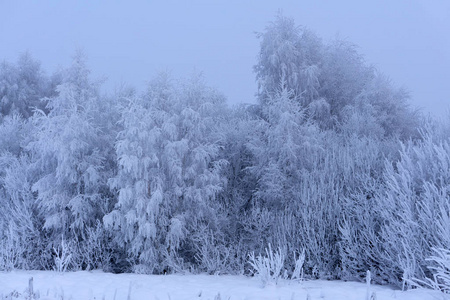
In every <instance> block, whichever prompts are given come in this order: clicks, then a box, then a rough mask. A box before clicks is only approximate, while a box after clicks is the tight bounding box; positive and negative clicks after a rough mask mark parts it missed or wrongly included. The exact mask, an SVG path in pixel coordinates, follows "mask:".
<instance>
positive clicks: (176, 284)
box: [0, 271, 443, 300]
mask: <svg viewBox="0 0 450 300" xmlns="http://www.w3.org/2000/svg"><path fill="white" fill-rule="evenodd" d="M31 277H33V287H34V292H35V294H37V295H39V296H38V297H35V298H39V299H41V300H55V299H58V300H63V299H67V300H69V299H72V300H94V299H99V300H100V299H105V300H114V299H115V300H122V299H123V300H137V299H149V300H153V299H155V300H156V299H159V300H163V299H168V300H188V299H189V300H191V299H199V300H203V299H211V300H218V299H220V300H227V299H230V300H238V299H242V300H244V299H245V300H264V299H274V300H278V299H280V300H282V299H289V300H294V299H301V300H305V299H310V300H314V299H333V300H365V299H367V298H366V297H367V285H366V284H364V283H358V282H343V281H323V280H314V281H304V282H295V281H287V280H286V281H283V280H281V281H280V282H279V283H278V284H277V285H267V286H265V287H262V286H261V283H260V281H259V279H258V278H256V277H245V276H213V275H139V274H109V273H103V272H100V271H94V272H84V271H83V272H71V273H56V272H50V271H13V272H8V273H7V272H0V299H2V300H3V299H33V298H30V297H29V293H28V282H29V279H30V278H31ZM373 292H375V294H376V299H377V300H390V299H396V300H402V299H404V300H406V299H408V300H428V299H430V300H436V299H443V294H441V293H439V292H437V291H432V290H428V289H416V290H410V291H400V290H394V289H392V288H389V287H386V286H376V285H371V286H370V293H369V294H370V295H372V294H373ZM308 295H309V296H308ZM308 297H309V298H308ZM369 299H370V297H369Z"/></svg>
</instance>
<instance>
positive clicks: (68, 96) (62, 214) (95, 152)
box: [27, 52, 113, 267]
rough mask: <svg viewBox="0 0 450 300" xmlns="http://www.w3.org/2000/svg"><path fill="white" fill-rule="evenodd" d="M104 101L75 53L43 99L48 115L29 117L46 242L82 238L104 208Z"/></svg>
mask: <svg viewBox="0 0 450 300" xmlns="http://www.w3.org/2000/svg"><path fill="white" fill-rule="evenodd" d="M103 101H107V99H105V98H102V97H101V96H100V94H99V91H98V84H97V83H94V82H92V81H91V80H90V79H89V70H88V69H87V67H86V65H85V57H84V55H83V54H82V53H81V52H79V53H77V54H76V55H75V57H74V60H73V63H72V66H71V67H70V68H69V69H68V70H67V71H65V73H64V78H63V83H62V84H61V85H59V86H58V87H57V95H56V96H55V97H52V98H48V99H47V102H48V104H47V109H48V110H49V111H50V112H49V114H48V115H46V114H44V113H43V112H40V113H38V114H36V115H35V117H34V119H33V122H34V125H35V127H36V132H35V137H34V139H33V140H31V141H30V143H29V144H28V145H27V150H28V151H29V152H30V153H31V157H32V168H33V170H34V172H36V174H37V175H36V176H37V179H36V181H35V182H34V184H33V186H32V190H33V192H35V193H37V201H38V203H39V207H40V209H41V211H42V213H43V214H44V216H45V217H44V218H45V223H44V226H43V229H44V230H46V231H48V232H49V233H50V235H51V236H52V240H51V242H52V244H51V245H49V247H54V246H55V244H58V243H61V239H62V238H63V239H74V241H75V242H76V243H80V242H82V241H83V240H84V239H85V237H86V230H87V229H88V228H90V227H93V226H95V225H96V224H97V220H100V219H101V218H102V217H103V215H104V214H105V213H106V211H107V207H108V202H109V200H110V199H108V193H106V192H105V191H107V190H108V189H107V178H108V177H109V176H110V175H111V174H109V172H110V171H111V170H110V169H109V168H110V166H109V165H108V164H107V162H108V161H109V158H108V155H109V151H110V150H109V149H111V148H112V145H111V144H109V142H111V139H110V136H109V135H111V134H113V133H111V132H109V131H108V130H109V128H108V125H107V124H105V122H108V118H109V117H110V115H108V114H109V113H110V112H111V111H110V110H108V105H105V103H102V102H103ZM55 247H56V246H55ZM78 267H81V266H78Z"/></svg>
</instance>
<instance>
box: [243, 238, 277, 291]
mask: <svg viewBox="0 0 450 300" xmlns="http://www.w3.org/2000/svg"><path fill="white" fill-rule="evenodd" d="M284 260H285V255H284V253H283V252H282V251H281V249H280V248H278V249H277V250H276V251H275V252H274V251H272V247H271V246H270V244H269V248H266V249H265V256H263V255H262V254H259V255H258V256H255V253H254V252H252V253H250V254H249V256H248V263H249V264H250V266H251V267H252V269H253V270H252V271H253V274H255V275H256V276H258V277H259V278H260V280H261V283H262V285H263V286H266V285H267V284H270V283H274V284H277V283H278V280H279V279H280V278H281V277H282V275H283V270H284Z"/></svg>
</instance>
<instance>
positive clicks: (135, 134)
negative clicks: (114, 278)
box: [105, 74, 225, 272]
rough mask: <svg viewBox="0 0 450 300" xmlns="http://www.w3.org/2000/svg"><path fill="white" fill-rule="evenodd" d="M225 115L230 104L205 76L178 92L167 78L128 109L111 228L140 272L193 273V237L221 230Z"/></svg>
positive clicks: (119, 144) (119, 151) (109, 220)
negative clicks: (220, 126) (189, 267)
mask: <svg viewBox="0 0 450 300" xmlns="http://www.w3.org/2000/svg"><path fill="white" fill-rule="evenodd" d="M223 109H224V98H223V97H222V96H221V95H220V94H218V93H217V92H215V91H214V90H213V89H210V88H208V87H206V86H205V85H204V84H203V82H202V81H201V80H200V78H199V77H194V78H193V79H191V80H190V81H187V82H185V83H182V84H180V85H179V86H176V87H175V86H173V85H172V83H171V80H170V77H168V76H167V74H161V75H159V76H158V77H157V78H156V79H154V80H153V81H152V83H151V84H150V87H149V90H148V92H147V94H146V95H145V96H144V97H142V98H139V97H137V98H134V99H130V104H129V106H128V107H127V108H125V109H124V111H123V114H122V118H121V122H122V126H123V130H122V131H121V132H120V133H119V138H118V141H117V144H116V152H117V157H118V160H119V172H118V175H117V176H116V177H115V178H113V179H112V181H111V186H112V187H113V188H115V189H117V190H118V192H119V198H118V203H117V205H116V209H115V210H114V211H113V212H112V213H110V214H109V215H107V216H106V217H105V221H106V222H107V224H108V225H109V226H110V227H111V228H113V229H115V230H117V231H118V232H117V239H118V241H119V242H121V243H123V244H125V245H126V246H125V248H126V250H127V251H128V254H129V255H130V258H132V260H133V263H134V264H136V265H137V266H136V267H137V268H138V269H136V270H141V271H145V272H162V271H163V270H164V269H165V268H170V269H172V270H173V269H176V268H184V267H186V265H185V264H186V263H193V262H194V255H193V254H192V252H193V251H194V249H193V245H192V234H193V233H194V232H193V231H194V230H198V229H199V228H198V227H197V226H199V225H200V224H201V223H205V224H207V225H208V227H211V229H214V228H215V227H216V226H217V224H215V223H216V218H215V213H216V211H215V208H216V205H217V203H216V196H217V194H218V193H219V192H220V191H221V190H222V187H223V185H224V182H223V179H222V177H221V176H220V174H221V170H222V167H223V165H224V164H225V161H223V160H220V159H219V147H220V143H221V137H220V135H219V134H218V132H217V130H216V128H217V121H218V120H219V118H220V114H219V112H221V111H223ZM189 240H191V243H190V242H189ZM189 252H191V253H189ZM183 260H184V261H183ZM141 267H142V268H143V269H139V268H141Z"/></svg>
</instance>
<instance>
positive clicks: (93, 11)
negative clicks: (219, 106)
mask: <svg viewBox="0 0 450 300" xmlns="http://www.w3.org/2000/svg"><path fill="white" fill-rule="evenodd" d="M431 3H432V4H431ZM0 9H1V11H2V18H1V19H0V44H1V47H0V59H1V60H8V61H15V60H16V59H17V57H18V55H19V53H21V52H24V51H29V52H30V53H31V54H32V55H33V56H34V57H35V58H36V59H38V60H40V61H41V62H42V66H43V68H44V69H45V70H47V71H48V72H49V73H50V72H53V71H54V70H55V69H56V68H57V67H58V66H67V65H68V64H69V63H70V60H71V57H72V55H73V54H74V52H75V50H76V49H77V48H82V49H84V51H85V52H86V53H87V55H88V57H89V65H90V67H91V69H92V70H93V72H94V75H95V76H97V77H104V76H106V77H107V78H108V80H107V81H106V83H105V85H104V87H105V88H106V89H109V90H111V89H113V88H114V87H115V86H117V85H118V84H120V83H128V84H130V85H132V86H135V87H137V88H138V89H140V90H142V89H144V88H145V84H146V82H147V81H148V80H149V79H150V78H151V77H152V76H153V75H154V74H155V73H156V72H158V71H160V70H170V71H171V72H173V73H174V74H175V75H177V76H179V75H183V76H185V75H189V74H190V73H191V72H193V71H194V70H197V71H202V72H203V73H204V75H205V78H206V79H207V81H208V82H209V84H211V85H213V86H215V87H217V88H218V89H219V90H221V91H222V92H223V93H224V94H225V95H226V96H227V98H228V101H229V103H241V102H255V101H256V100H255V96H254V95H255V92H256V89H257V87H256V83H255V75H254V73H253V65H254V64H255V63H256V58H257V55H258V49H259V41H258V39H257V38H256V35H255V32H261V31H263V30H264V28H265V27H266V26H267V24H268V23H269V22H271V21H272V20H273V19H274V16H275V15H276V13H277V11H278V10H282V12H283V14H284V15H286V16H288V17H292V18H294V19H295V21H296V23H297V24H301V25H304V26H307V27H308V28H310V29H311V30H313V31H315V32H316V33H317V34H318V35H319V36H321V37H322V38H323V39H324V40H331V39H334V38H336V37H340V38H345V39H347V40H349V41H351V42H353V43H355V44H356V45H358V46H359V51H360V52H361V53H363V54H364V55H365V57H366V60H367V61H368V62H369V63H373V64H374V66H376V67H377V68H378V69H379V70H380V71H382V72H383V73H386V74H387V75H388V76H390V77H391V78H392V80H393V81H394V82H395V83H396V84H397V85H399V86H403V87H405V88H407V89H408V90H409V91H410V94H411V98H412V100H411V103H412V105H414V106H418V107H422V108H423V110H424V111H425V112H431V113H433V114H437V115H443V112H444V111H445V110H446V109H447V108H448V106H449V103H450V97H449V94H450V84H448V78H450V35H449V34H448V29H449V28H450V2H448V1H432V2H424V1H416V0H415V1H376V2H373V3H371V4H368V3H366V2H361V1H339V2H334V1H286V0H283V1H245V2H243V1H206V0H203V1H198V0H196V1H186V2H185V1H164V2H163V3H156V2H155V1H133V2H125V1H122V2H119V1H95V2H91V1H34V2H30V1H0Z"/></svg>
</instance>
